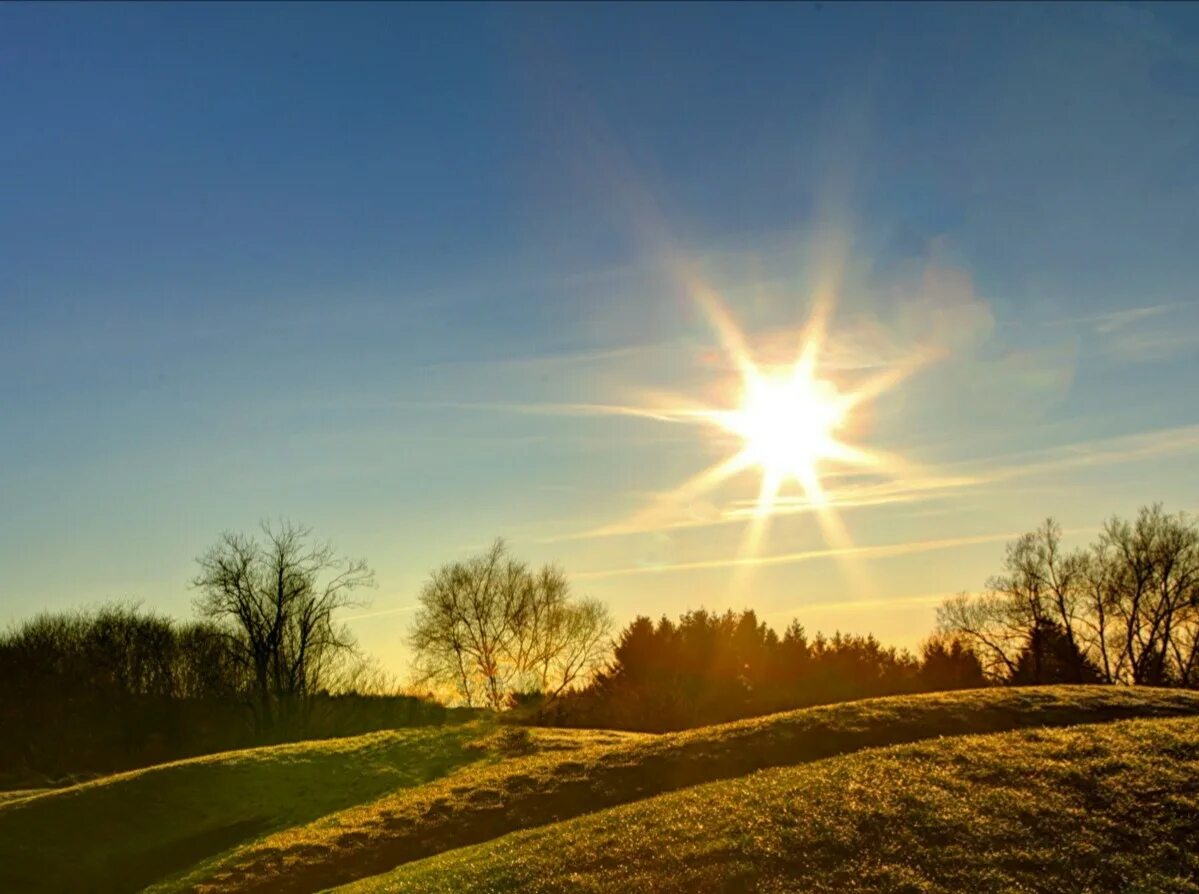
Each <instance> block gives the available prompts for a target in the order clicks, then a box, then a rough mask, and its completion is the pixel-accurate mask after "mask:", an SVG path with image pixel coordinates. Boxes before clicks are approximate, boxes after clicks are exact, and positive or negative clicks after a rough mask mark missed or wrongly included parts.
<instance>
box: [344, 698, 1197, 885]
mask: <svg viewBox="0 0 1199 894" xmlns="http://www.w3.org/2000/svg"><path fill="white" fill-rule="evenodd" d="M1196 817H1199V719H1197V718H1193V717H1189V718H1183V719H1170V720H1161V719H1158V720H1131V721H1123V722H1118V723H1112V724H1106V725H1100V726H1077V727H1071V728H1068V729H1057V730H1044V729H1038V730H1024V731H1017V732H1006V733H998V734H992V735H985V736H959V737H953V738H942V739H932V740H926V741H924V742H921V743H918V744H911V745H903V746H898V747H890V748H884V749H870V750H867V751H865V752H861V753H858V754H854V755H848V756H840V757H835V758H831V759H829V760H823V761H818V762H816V763H812V764H808V765H804V766H798V767H786V768H780V769H770V770H763V771H761V772H759V773H754V774H752V775H749V776H743V777H739V778H735V779H728V780H724V781H720V782H715V783H711V784H708V785H702V786H697V787H694V788H690V789H687V790H685V791H681V792H675V793H672V794H665V795H660V796H658V797H655V798H649V799H646V800H643V801H638V802H637V803H635V804H629V805H625V806H622V807H616V808H612V809H609V810H604V811H601V812H598V813H593V814H589V815H586V816H582V817H579V818H577V819H574V820H571V821H569V822H564V823H557V824H555V825H552V826H548V827H546V828H542V829H536V830H531V831H526V832H518V833H515V834H513V835H508V836H505V837H504V838H501V839H497V840H495V841H492V842H488V843H487V844H485V845H480V846H477V847H471V848H464V849H461V850H457V851H450V852H448V853H445V854H442V855H440V856H438V857H435V858H432V859H430V860H423V861H420V862H417V863H412V864H409V865H408V866H404V867H401V868H400V869H398V870H396V871H394V872H392V873H388V874H386V875H382V876H379V877H376V878H369V879H364V880H362V881H360V882H358V883H355V884H351V885H348V886H346V887H345V888H342V889H339V890H341V891H344V892H346V894H384V892H387V894H391V892H401V891H403V892H429V894H434V892H438V894H442V892H443V894H449V892H454V894H457V892H463V891H488V892H491V894H501V892H509V891H511V892H516V891H521V892H542V894H548V892H561V891H572V892H595V894H599V892H607V891H638V892H663V894H664V892H678V894H684V892H692V891H728V892H731V891H763V892H766V891H771V892H781V891H806V892H813V894H817V892H828V894H833V892H844V891H871V892H913V894H915V892H929V894H932V892H945V894H950V892H953V894H956V892H962V891H974V892H1007V891H1027V892H1047V894H1048V892H1060V891H1095V892H1100V891H1113V892H1114V891H1129V892H1133V891H1141V892H1151V891H1152V892H1166V891H1173V892H1179V894H1182V892H1194V891H1196V890H1199V885H1196V883H1195V879H1196V878H1197V877H1199V856H1197V855H1199V821H1197V820H1196Z"/></svg>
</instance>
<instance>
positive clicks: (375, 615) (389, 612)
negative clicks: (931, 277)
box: [342, 604, 420, 621]
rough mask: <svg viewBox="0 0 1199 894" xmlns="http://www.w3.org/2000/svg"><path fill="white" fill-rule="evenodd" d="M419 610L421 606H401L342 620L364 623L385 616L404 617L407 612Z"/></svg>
mask: <svg viewBox="0 0 1199 894" xmlns="http://www.w3.org/2000/svg"><path fill="white" fill-rule="evenodd" d="M418 608H420V606H419V605H415V604H413V605H401V606H399V607H398V608H385V609H381V610H379V611H377V612H367V613H366V614H362V615H352V616H350V617H348V618H342V620H343V621H362V620H365V619H366V618H382V617H383V616H385V615H402V614H404V613H405V612H412V611H416V610H417V609H418Z"/></svg>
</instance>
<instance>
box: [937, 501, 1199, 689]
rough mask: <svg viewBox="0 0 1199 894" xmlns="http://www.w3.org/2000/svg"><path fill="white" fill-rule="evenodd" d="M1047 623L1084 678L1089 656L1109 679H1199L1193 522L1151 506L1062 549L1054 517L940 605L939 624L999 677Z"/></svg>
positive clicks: (1198, 551) (1198, 546) (1198, 557)
mask: <svg viewBox="0 0 1199 894" xmlns="http://www.w3.org/2000/svg"><path fill="white" fill-rule="evenodd" d="M1045 624H1051V625H1053V626H1054V628H1056V629H1060V631H1061V635H1062V637H1064V639H1065V642H1066V644H1067V648H1066V649H1065V653H1066V654H1072V655H1076V656H1077V660H1078V662H1079V663H1080V667H1079V668H1078V670H1079V671H1080V677H1081V675H1082V674H1081V672H1082V671H1083V670H1084V668H1082V666H1081V664H1082V663H1086V664H1088V665H1094V667H1095V669H1096V670H1097V671H1098V674H1099V676H1100V677H1101V678H1102V679H1104V680H1106V681H1107V682H1111V683H1117V682H1123V683H1141V684H1152V685H1182V686H1195V685H1199V528H1197V527H1196V525H1195V522H1194V521H1193V520H1192V519H1190V518H1189V517H1188V516H1186V515H1184V514H1181V513H1180V514H1178V515H1169V514H1167V513H1165V512H1164V511H1163V510H1162V508H1161V506H1160V505H1154V506H1148V507H1144V508H1142V509H1141V510H1140V512H1139V513H1138V515H1137V518H1136V520H1135V521H1132V522H1129V521H1124V520H1121V519H1118V518H1113V519H1111V520H1110V521H1109V522H1107V524H1106V525H1105V526H1104V528H1103V531H1102V532H1101V534H1100V536H1099V538H1098V540H1097V541H1096V542H1095V543H1094V544H1092V545H1091V546H1090V547H1089V548H1088V549H1085V550H1078V551H1074V552H1069V553H1067V552H1065V551H1064V550H1063V549H1062V548H1061V528H1060V526H1058V524H1057V523H1056V522H1054V521H1053V520H1052V519H1050V520H1049V521H1047V522H1045V524H1044V525H1042V526H1041V527H1040V528H1038V529H1037V530H1036V531H1033V532H1031V533H1029V534H1025V535H1024V536H1022V537H1020V538H1019V539H1017V540H1016V541H1014V542H1013V543H1011V544H1009V545H1008V547H1007V552H1006V555H1005V558H1004V571H1003V573H1002V574H1000V575H997V576H995V577H993V578H991V579H990V580H989V581H988V582H987V588H986V590H985V591H984V592H983V593H981V594H979V595H977V596H968V595H965V594H962V595H959V596H957V597H954V598H953V599H950V600H948V601H947V602H946V603H944V604H943V605H942V606H941V608H940V609H939V611H938V626H939V628H940V629H941V630H942V631H944V632H947V633H956V634H959V635H962V636H964V637H966V638H967V639H968V640H969V641H970V642H971V643H972V644H973V645H974V646H975V647H976V650H977V651H978V652H979V654H980V657H982V658H983V659H984V662H985V663H986V666H987V670H988V673H989V674H990V675H991V676H992V677H996V678H1010V677H1011V676H1012V674H1013V672H1014V669H1015V661H1016V657H1017V655H1018V654H1019V652H1020V649H1021V648H1024V647H1025V646H1026V645H1027V643H1028V642H1029V639H1028V633H1029V631H1031V630H1037V629H1041V627H1042V626H1043V625H1045ZM1033 641H1034V642H1035V641H1037V640H1035V639H1034V640H1033ZM1030 657H1031V658H1032V660H1033V662H1034V664H1036V663H1037V662H1039V659H1040V656H1039V655H1035V654H1034V655H1032V656H1030ZM1036 676H1037V675H1036V672H1035V670H1034V678H1036Z"/></svg>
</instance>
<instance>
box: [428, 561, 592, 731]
mask: <svg viewBox="0 0 1199 894" xmlns="http://www.w3.org/2000/svg"><path fill="white" fill-rule="evenodd" d="M420 604H421V605H420V610H419V611H418V613H417V616H416V619H415V622H414V624H413V627H412V630H411V633H410V635H409V644H410V645H411V647H412V650H413V652H414V653H415V661H414V667H415V669H416V673H417V677H418V681H419V685H421V686H425V685H429V684H437V685H441V686H449V687H451V688H452V689H453V690H454V691H455V692H456V693H457V695H458V698H459V699H461V701H462V702H463V703H465V704H466V705H468V706H471V705H479V704H482V705H487V706H489V707H491V708H494V709H497V710H498V709H499V708H501V707H503V706H504V705H505V704H506V703H508V700H509V697H510V696H511V695H512V694H513V693H517V692H520V693H528V692H530V691H536V692H539V693H541V694H542V696H543V697H544V698H545V699H546V700H550V701H552V700H553V699H554V698H556V697H557V696H558V695H560V694H561V693H563V692H565V691H566V690H567V689H569V688H570V687H572V686H574V685H576V684H578V683H582V682H585V681H587V680H589V679H590V678H591V676H592V675H593V674H594V672H595V671H596V670H598V669H599V668H600V667H601V666H602V665H603V663H604V661H605V660H606V659H607V657H608V654H609V651H610V648H611V644H610V635H611V620H610V618H609V615H608V611H607V609H606V608H605V607H604V605H603V604H602V603H600V602H598V601H596V600H594V599H573V598H572V597H571V595H570V587H569V584H568V582H567V580H566V577H565V575H564V574H563V573H562V572H561V570H559V569H557V568H555V567H553V566H551V565H546V566H544V567H543V568H541V569H540V570H539V571H536V572H534V571H532V570H531V569H530V568H529V567H528V565H526V564H525V563H524V562H520V561H518V560H516V559H514V558H513V557H512V556H511V555H510V554H509V552H508V549H507V547H506V546H505V544H504V542H503V541H502V540H496V541H495V543H493V544H492V546H491V548H490V549H489V550H488V551H487V552H486V553H483V554H482V555H479V556H475V557H473V558H471V559H467V560H466V561H463V562H451V563H448V564H446V565H443V566H442V567H440V568H438V569H436V570H435V571H434V572H433V573H432V575H431V576H430V578H429V581H428V582H427V583H426V584H425V587H424V589H423V590H422V591H421V595H420Z"/></svg>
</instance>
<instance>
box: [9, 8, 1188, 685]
mask: <svg viewBox="0 0 1199 894" xmlns="http://www.w3.org/2000/svg"><path fill="white" fill-rule="evenodd" d="M474 12H475V13H476V14H475V15H473V16H470V17H467V16H464V15H463V14H462V11H461V9H460V8H456V7H449V8H445V7H434V6H422V5H418V6H415V7H396V6H372V5H367V6H350V7H345V6H339V7H337V8H336V9H333V8H331V7H326V6H304V5H294V4H279V5H253V4H251V5H238V6H229V5H216V6H192V5H189V6H154V7H148V8H147V7H139V8H134V7H130V6H99V7H89V6H86V5H70V4H63V5H47V6H37V5H17V4H8V5H5V6H0V82H2V83H6V84H10V85H17V86H18V88H19V89H16V90H10V91H0V114H2V115H3V118H4V120H5V121H6V122H7V123H8V124H9V127H8V128H6V130H7V134H6V136H5V137H4V138H3V146H4V153H5V158H6V159H7V161H8V163H9V170H10V172H12V175H11V176H10V178H8V179H9V182H8V183H7V184H6V195H5V199H4V201H3V202H2V203H0V294H2V295H3V296H4V297H3V300H2V301H0V373H2V375H0V381H2V382H3V384H2V385H0V388H2V389H3V395H4V405H5V412H4V421H3V423H0V425H2V426H3V437H2V438H0V499H2V500H3V504H4V507H5V509H6V512H5V513H4V517H3V519H2V520H0V564H3V565H4V567H5V568H6V569H7V570H8V574H6V576H5V580H4V582H3V584H2V585H0V623H12V622H14V621H17V620H20V619H22V618H25V617H28V616H29V615H32V614H34V613H36V612H39V611H41V610H50V611H55V610H61V609H67V608H75V607H83V606H87V605H94V604H96V603H100V602H104V601H108V600H132V601H137V602H140V603H141V604H142V605H143V606H144V607H146V608H149V609H153V610H155V611H159V612H162V613H165V614H169V615H173V616H177V617H180V618H183V617H190V616H191V613H192V611H191V599H192V596H193V593H192V592H191V591H190V590H189V588H188V581H189V580H190V579H191V578H192V577H194V575H195V569H196V557H198V556H199V555H200V554H201V553H203V552H204V550H205V549H207V548H208V547H209V546H210V545H211V544H212V543H214V542H215V541H216V539H217V537H218V536H219V535H220V533H221V532H222V531H223V530H234V531H246V532H250V531H252V530H254V529H255V526H256V525H257V524H258V522H259V521H260V520H262V519H278V518H288V519H291V520H292V521H295V522H298V523H303V524H305V525H309V526H311V527H312V529H313V531H314V533H315V535H316V536H317V537H318V538H320V539H328V540H330V541H332V542H333V544H334V545H335V546H336V547H337V549H338V551H339V552H340V553H343V554H346V555H349V556H353V557H359V556H361V557H363V558H365V559H366V560H367V561H368V562H369V563H370V565H371V567H372V568H374V569H375V571H376V573H377V579H378V584H379V586H378V589H377V590H375V591H373V592H371V593H370V594H369V596H370V598H371V604H370V605H369V607H364V608H362V609H360V610H356V611H354V612H352V613H348V614H347V616H346V619H347V620H349V621H350V623H351V624H352V629H353V631H354V633H355V634H356V636H357V637H358V639H359V641H360V643H361V645H362V647H363V649H364V651H366V652H367V653H369V654H371V655H374V656H376V657H378V658H379V659H380V660H381V661H383V662H384V664H385V665H386V666H387V667H388V669H390V670H392V671H395V672H397V673H398V672H401V671H402V670H403V669H404V668H405V664H406V659H407V655H406V650H405V647H404V638H405V634H406V630H407V625H408V623H409V621H410V618H411V611H412V610H413V609H415V608H416V604H417V597H418V595H419V591H420V587H421V585H422V583H423V581H424V580H425V579H426V578H427V577H428V575H429V573H430V572H431V571H432V570H433V569H434V568H436V567H438V566H440V565H442V564H443V563H445V562H447V561H451V560H455V559H459V558H463V557H465V556H468V555H471V554H474V553H477V552H479V551H481V550H483V549H484V548H486V546H487V545H488V544H489V543H490V542H492V540H494V538H496V537H497V536H502V537H505V538H506V539H507V541H508V542H509V544H510V545H511V548H512V550H513V552H514V553H515V554H516V555H518V556H519V557H521V558H524V559H527V560H529V561H531V562H536V563H542V562H552V563H554V564H557V565H559V566H561V567H562V568H563V569H564V570H565V571H566V573H567V575H568V576H569V577H570V579H571V580H572V582H573V586H574V589H575V591H576V592H577V593H580V594H584V595H590V596H594V597H596V598H598V599H601V600H603V601H604V602H605V603H607V605H608V606H609V608H610V609H611V611H612V614H613V616H614V619H615V621H616V623H617V625H618V627H622V626H624V624H626V623H627V622H628V621H630V620H632V619H633V617H634V616H635V615H641V614H647V615H649V616H651V617H653V618H657V617H659V616H661V615H667V616H669V617H675V616H677V615H678V614H679V613H681V612H683V611H686V610H689V609H695V608H700V607H705V608H708V609H710V610H714V611H724V610H726V609H734V610H739V609H743V608H752V609H755V610H756V611H757V612H758V616H759V617H760V618H761V619H762V620H764V621H766V622H767V623H769V624H770V625H771V626H772V627H774V628H775V629H778V630H781V629H782V628H784V627H785V626H786V624H787V623H788V622H789V621H790V620H791V619H792V618H797V619H798V620H799V621H800V622H801V623H802V624H804V625H805V627H806V628H807V629H808V630H809V631H811V632H814V631H816V630H822V631H824V632H825V633H829V634H831V633H832V632H833V631H834V630H841V631H843V632H850V633H872V634H874V635H875V636H877V637H878V638H879V639H880V640H881V641H882V642H883V643H884V644H888V645H896V646H900V647H906V648H910V649H914V648H915V647H916V646H917V645H918V643H919V642H920V640H921V639H923V638H924V637H925V636H926V635H927V634H928V633H929V631H930V630H931V629H932V626H933V615H934V611H935V608H936V606H937V605H938V604H939V602H940V601H941V600H942V599H944V598H946V597H948V596H951V595H953V594H955V593H957V592H960V591H977V590H979V589H980V588H981V587H982V586H983V583H984V581H985V579H986V578H987V576H988V575H989V574H991V573H993V572H994V571H995V570H996V569H997V568H998V566H999V564H1000V561H1001V559H1002V556H1003V548H1004V543H1005V542H1006V541H1008V540H1011V539H1013V538H1015V537H1017V536H1019V535H1020V534H1021V533H1023V532H1025V531H1028V530H1030V529H1032V528H1034V527H1035V526H1036V525H1038V524H1039V523H1040V522H1041V521H1043V520H1044V519H1045V518H1046V517H1047V516H1053V517H1055V518H1056V519H1058V520H1059V521H1060V522H1061V524H1062V525H1063V527H1064V529H1065V535H1066V536H1065V541H1066V543H1067V544H1068V545H1070V546H1074V545H1081V544H1082V543H1084V542H1086V541H1089V540H1091V539H1092V537H1093V534H1094V532H1095V531H1096V530H1097V529H1098V527H1099V526H1100V525H1101V523H1102V522H1103V521H1104V520H1105V519H1106V518H1108V517H1110V516H1112V515H1120V516H1125V517H1128V516H1132V515H1133V514H1134V513H1135V511H1136V509H1137V507H1139V506H1141V505H1145V504H1151V503H1155V502H1161V503H1163V504H1164V506H1165V508H1166V510H1167V511H1170V512H1178V511H1186V512H1194V511H1196V509H1199V497H1197V495H1196V491H1195V489H1194V484H1195V481H1196V475H1195V473H1196V459H1195V458H1196V453H1197V448H1199V411H1197V409H1196V403H1195V401H1194V396H1193V382H1194V381H1195V379H1196V374H1199V350H1197V348H1199V294H1197V293H1196V286H1195V283H1196V282H1199V256H1197V255H1196V253H1195V252H1194V248H1193V246H1194V241H1195V239H1194V237H1195V234H1196V233H1197V232H1199V64H1197V63H1196V60H1197V59H1199V11H1197V10H1196V8H1195V7H1193V6H1191V7H1181V8H1180V7H1175V6H1170V5H1160V4H1138V5H1135V6H1133V5H1125V4H1110V5H1103V6H1099V5H1094V6H1092V5H1087V6H1037V7H1025V6H1007V7H987V8H984V9H973V8H972V9H963V8H955V7H943V6H940V7H933V6H919V7H904V8H903V9H894V8H890V7H881V6H853V7H841V6H836V5H831V4H830V5H828V6H821V5H819V4H816V5H811V6H802V7H801V6H794V7H756V6H755V7H749V8H745V7H738V8H737V10H734V9H733V8H731V7H729V6H723V5H722V6H693V7H671V6H660V7H659V6H650V7H640V8H636V9H629V8H626V7H591V8H585V9H582V10H579V9H577V8H570V7H537V6H513V5H496V6H487V7H479V8H475V10H474ZM901 75H902V76H901ZM1130 124H1131V126H1130ZM808 347H810V348H811V350H810V351H809V352H807V353H805V349H806V348H808ZM801 356H806V357H809V359H810V360H811V366H810V367H809V368H808V373H806V374H805V375H807V378H802V377H800V378H797V379H796V382H795V383H792V384H796V383H798V384H796V387H795V388H793V389H792V390H789V391H788V390H786V389H785V388H784V389H783V391H778V389H775V390H774V391H772V390H771V389H772V388H775V386H777V385H778V384H779V382H780V381H782V380H781V379H778V378H777V377H778V376H779V375H781V374H782V373H781V372H780V371H789V370H790V369H791V368H792V366H793V365H794V364H795V363H796V361H797V360H799V359H800V357H801ZM788 374H789V373H788ZM755 376H758V378H755ZM754 382H758V383H759V384H761V383H765V385H763V389H764V390H763V393H764V394H766V395H767V398H768V399H766V398H764V400H765V402H764V403H763V405H762V408H760V412H759V411H755V410H754V407H753V406H752V405H751V404H752V401H749V402H747V400H746V399H745V394H746V393H747V392H749V391H752V390H753V388H752V387H751V385H752V383H754ZM747 383H749V384H747ZM780 387H781V386H780ZM776 392H777V393H776ZM784 392H785V393H784ZM778 394H781V395H782V396H781V397H779V396H778ZM797 395H799V398H796V396H797ZM841 398H846V399H849V398H860V400H857V399H855V400H852V401H848V402H842V403H838V400H839V399H841ZM790 399H802V400H808V401H810V406H809V407H808V409H809V410H810V411H811V412H810V413H808V416H805V418H808V417H811V416H816V417H819V416H821V414H822V413H823V412H824V411H826V410H828V412H829V418H828V420H826V422H825V423H822V424H821V425H814V424H812V425H808V426H806V427H804V426H801V427H800V428H799V429H796V428H795V427H793V426H792V427H784V429H783V430H779V429H778V427H777V426H775V425H774V424H773V420H775V419H776V415H777V414H774V413H773V412H772V408H773V407H775V406H777V405H778V404H777V403H775V402H773V401H776V400H784V401H785V400H790ZM830 408H833V409H830ZM834 410H836V412H835V413H834ZM751 411H752V412H751ZM834 416H835V417H836V418H834ZM797 453H798V454H799V455H800V458H799V459H797V458H796V457H797ZM737 457H743V461H738V460H737V459H736V458H737ZM707 470H715V471H713V472H712V473H711V474H709V475H708V476H707V477H703V476H704V475H705V472H706V471H707ZM689 482H690V484H689Z"/></svg>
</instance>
